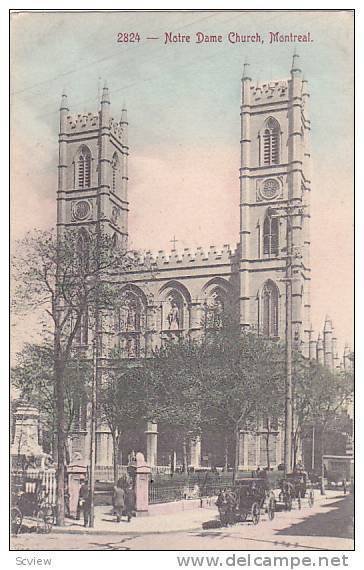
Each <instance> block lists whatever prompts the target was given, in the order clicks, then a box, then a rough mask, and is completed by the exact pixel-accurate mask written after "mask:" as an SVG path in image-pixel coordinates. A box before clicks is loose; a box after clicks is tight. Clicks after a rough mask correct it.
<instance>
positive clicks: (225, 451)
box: [224, 435, 229, 473]
mask: <svg viewBox="0 0 364 570" xmlns="http://www.w3.org/2000/svg"><path fill="white" fill-rule="evenodd" d="M224 443H225V450H224V454H225V456H224V463H225V464H224V471H225V472H226V473H227V472H228V469H229V439H228V436H227V435H226V436H225V442H224Z"/></svg>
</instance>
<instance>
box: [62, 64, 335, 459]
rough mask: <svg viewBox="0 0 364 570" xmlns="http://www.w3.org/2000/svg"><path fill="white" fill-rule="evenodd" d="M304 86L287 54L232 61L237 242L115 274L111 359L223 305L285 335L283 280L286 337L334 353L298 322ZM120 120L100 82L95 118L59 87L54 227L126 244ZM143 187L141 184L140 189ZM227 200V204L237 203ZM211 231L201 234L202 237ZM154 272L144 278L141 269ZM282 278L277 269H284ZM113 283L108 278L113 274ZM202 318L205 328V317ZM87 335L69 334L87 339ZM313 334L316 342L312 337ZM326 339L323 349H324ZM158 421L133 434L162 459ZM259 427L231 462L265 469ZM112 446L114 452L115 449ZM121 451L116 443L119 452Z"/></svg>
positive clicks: (102, 451)
mask: <svg viewBox="0 0 364 570" xmlns="http://www.w3.org/2000/svg"><path fill="white" fill-rule="evenodd" d="M309 99H310V94H309V91H308V83H307V81H306V80H305V79H304V78H303V76H302V72H301V69H300V68H299V65H298V56H294V57H293V63H292V68H291V70H290V74H289V77H288V78H286V79H279V80H272V81H266V82H263V83H260V82H253V81H252V79H251V78H250V76H249V73H248V66H247V65H245V66H244V73H243V77H242V86H241V108H240V117H241V141H240V145H241V163H240V172H239V180H240V203H239V214H238V211H237V215H240V235H239V236H237V237H238V240H237V242H238V243H237V245H236V246H234V247H231V246H230V245H228V244H225V245H223V246H222V247H220V248H217V247H215V246H210V248H209V249H208V250H207V251H205V250H204V249H203V248H197V249H196V250H195V251H190V250H189V249H184V250H183V251H182V252H178V251H176V250H175V249H172V251H170V252H168V253H167V252H164V251H159V252H158V254H157V255H153V254H152V253H150V252H147V253H146V254H145V259H144V260H141V264H140V269H138V267H136V268H135V270H133V272H132V274H131V278H130V280H129V282H128V284H125V283H123V282H122V280H121V279H120V287H121V288H122V289H123V290H122V291H121V295H122V296H123V299H124V301H123V306H122V308H121V309H120V310H119V311H118V312H117V314H116V315H115V316H114V318H113V319H112V322H109V324H108V325H106V327H105V328H104V329H103V342H102V346H103V348H102V350H103V356H104V357H105V358H107V354H108V351H109V350H110V349H111V348H113V347H115V346H118V347H119V349H120V350H121V352H122V354H123V356H124V357H125V358H128V359H130V360H136V361H137V360H138V359H140V358H143V357H148V356H150V355H151V354H152V351H153V349H154V348H155V347H157V346H160V345H161V343H163V342H164V340H165V339H169V338H179V337H183V336H190V337H192V338H196V337H198V336H199V335H200V334H201V328H202V327H203V326H204V325H203V324H202V323H207V324H208V325H207V326H214V323H215V324H216V322H217V321H218V319H219V315H220V314H221V313H222V311H223V310H224V309H226V308H227V307H229V308H230V309H232V310H233V311H234V313H235V314H237V315H238V317H239V322H240V327H241V329H242V330H243V329H246V328H251V327H253V328H254V329H255V330H257V331H258V332H259V333H261V334H264V335H265V336H267V337H272V338H276V339H278V338H283V339H284V337H285V331H286V318H287V311H286V308H287V307H286V299H287V294H286V293H287V291H286V288H287V282H288V281H287V279H288V280H289V286H290V287H291V291H290V295H291V301H292V303H291V314H290V318H291V320H292V340H293V343H294V346H295V347H296V348H298V349H299V350H301V351H302V352H303V353H304V354H305V355H306V356H309V357H311V358H316V357H318V358H319V359H321V358H324V356H325V359H326V360H325V363H326V362H327V363H328V365H330V366H336V365H337V362H336V361H334V357H336V354H335V347H334V350H333V341H332V333H331V336H330V338H329V336H328V332H327V331H326V333H324V335H325V334H326V348H325V351H326V353H325V355H324V352H323V345H322V339H321V338H320V339H319V343H318V344H317V342H316V341H315V340H314V339H313V331H312V327H311V325H310V283H311V277H310V237H309V224H310V193H311V170H310V163H311V156H310V118H309ZM128 155H129V147H128V122H127V113H126V110H123V111H122V113H121V120H120V121H117V120H115V119H113V118H112V116H111V112H110V99H109V92H108V89H107V88H106V87H105V88H104V89H103V94H102V100H101V104H100V111H99V113H98V114H92V113H87V114H85V113H82V114H78V115H72V114H71V113H70V110H69V108H68V103H67V97H66V95H63V97H62V103H61V109H60V133H59V183H58V194H57V201H58V208H57V225H58V227H59V228H68V227H76V228H78V229H79V232H80V233H81V234H83V235H85V236H87V232H89V231H92V229H93V228H94V227H95V226H96V224H100V226H101V227H102V229H103V230H104V231H106V232H108V233H109V234H110V235H111V236H112V239H113V241H114V242H115V243H119V244H120V245H121V246H123V247H125V248H127V243H128V211H129V199H128V184H129V179H128ZM151 191H152V190H151ZM237 208H238V205H237ZM212 237H213V236H212ZM145 261H146V262H147V264H148V266H151V267H152V268H154V271H153V274H152V275H151V273H150V271H146V270H145V266H146V263H145ZM288 275H289V277H288ZM116 279H117V277H116ZM205 326H206V324H205ZM90 336H91V335H90V334H88V332H87V331H84V332H83V333H81V335H80V337H79V342H80V343H81V344H83V345H85V346H87V345H88V343H89V339H90ZM324 340H325V338H324ZM329 344H330V347H331V348H330V350H329V348H328V346H329ZM87 431H88V430H87V425H85V426H83V429H81V427H80V429H79V430H78V431H77V432H75V434H74V438H73V446H74V450H75V451H77V452H78V453H80V454H81V455H83V456H86V455H87V437H88V434H87ZM158 437H159V436H158V427H157V426H156V424H151V423H149V424H148V426H146V432H145V434H144V439H145V442H146V448H145V449H146V451H147V458H148V462H149V463H150V464H151V465H156V464H158V463H159V464H160V463H166V462H167V455H166V454H164V455H163V454H162V450H160V449H159V442H158ZM262 437H264V431H262V432H261V433H257V434H256V435H252V434H249V433H244V432H242V433H241V442H240V443H241V444H240V465H241V467H242V468H246V469H250V468H255V467H256V466H257V465H259V464H260V465H265V464H266V462H265V459H264V449H263V447H264V446H263V444H262ZM271 440H272V442H271V446H272V449H271V453H270V456H271V458H272V461H271V463H272V465H278V464H280V463H282V461H283V442H282V434H281V433H280V432H279V430H278V429H277V432H276V433H275V436H274V437H273V438H271ZM209 445H210V444H209V443H208V442H207V443H205V442H204V438H203V437H202V441H200V440H197V441H193V442H191V444H190V464H191V465H192V466H194V467H197V466H199V465H200V464H201V460H202V461H203V462H204V463H205V464H206V465H207V464H209V463H211V461H212V460H211V457H212V455H213V453H212V451H211V449H209ZM123 451H124V450H123ZM124 453H125V454H127V450H125V451H124ZM96 461H97V464H98V465H111V463H112V440H111V436H110V434H109V433H108V430H107V429H103V428H102V426H100V428H99V430H98V433H97V457H96Z"/></svg>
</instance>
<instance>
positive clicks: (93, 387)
mask: <svg viewBox="0 0 364 570" xmlns="http://www.w3.org/2000/svg"><path fill="white" fill-rule="evenodd" d="M97 342H98V338H97V333H96V335H95V338H94V340H93V347H92V385H91V426H90V427H91V430H90V431H91V437H90V471H89V477H90V480H89V487H90V489H89V492H90V523H89V524H90V527H91V528H93V527H94V524H95V501H94V496H95V465H96V387H97Z"/></svg>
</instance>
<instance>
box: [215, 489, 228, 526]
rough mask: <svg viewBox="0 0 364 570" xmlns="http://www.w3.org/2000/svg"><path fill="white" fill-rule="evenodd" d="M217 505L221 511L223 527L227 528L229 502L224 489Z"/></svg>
mask: <svg viewBox="0 0 364 570" xmlns="http://www.w3.org/2000/svg"><path fill="white" fill-rule="evenodd" d="M215 505H216V506H217V508H218V509H219V516H220V521H221V524H222V526H227V519H226V511H227V501H226V496H225V492H224V491H223V490H222V489H220V492H219V494H218V496H217V499H216V503H215Z"/></svg>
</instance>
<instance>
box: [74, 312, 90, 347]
mask: <svg viewBox="0 0 364 570" xmlns="http://www.w3.org/2000/svg"><path fill="white" fill-rule="evenodd" d="M75 341H76V344H77V345H81V346H84V345H87V344H88V309H87V307H86V309H85V311H84V313H83V314H82V316H81V322H80V325H79V327H78V329H77V332H76V335H75Z"/></svg>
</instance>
